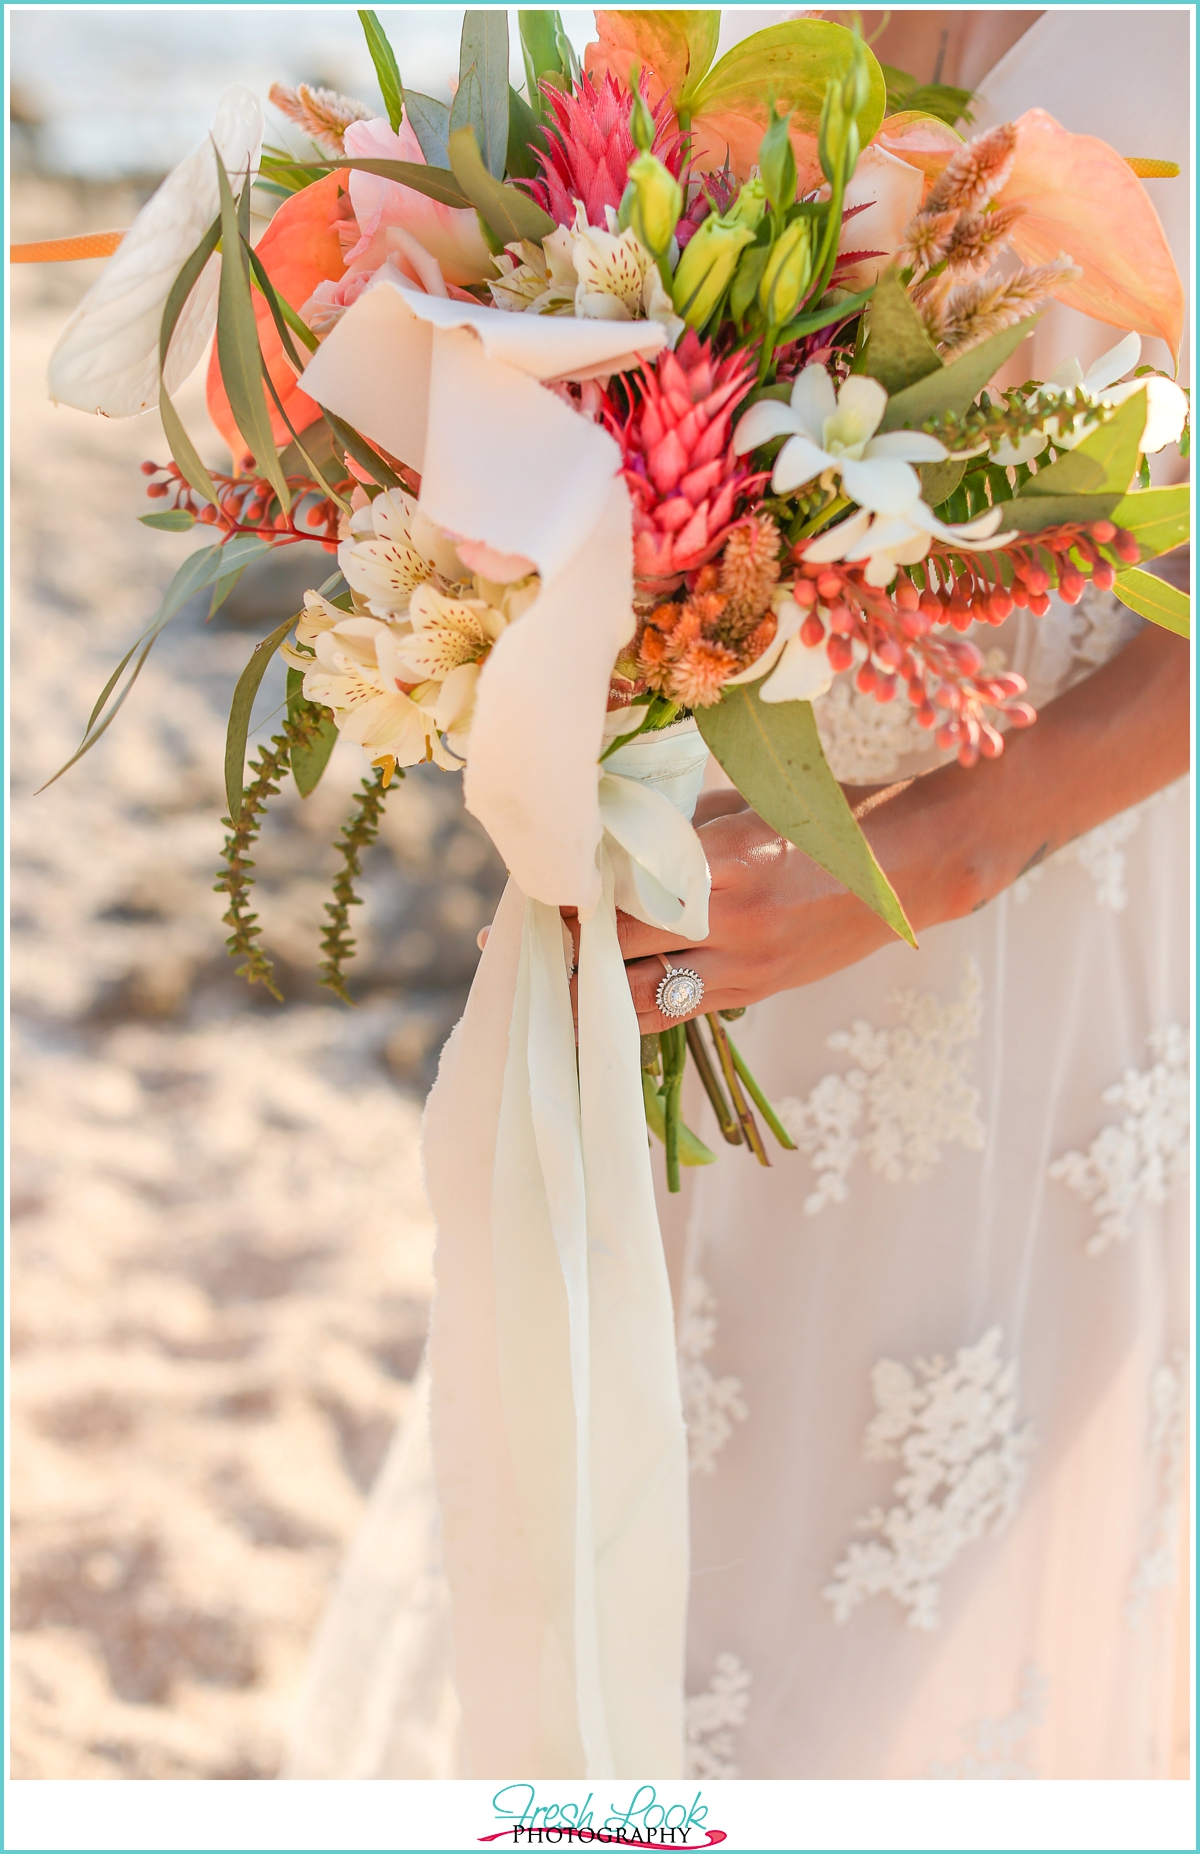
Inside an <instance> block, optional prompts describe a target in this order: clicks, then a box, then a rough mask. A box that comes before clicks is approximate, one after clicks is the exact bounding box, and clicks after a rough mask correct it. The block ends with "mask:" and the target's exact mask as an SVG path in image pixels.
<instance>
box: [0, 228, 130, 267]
mask: <svg viewBox="0 0 1200 1854" xmlns="http://www.w3.org/2000/svg"><path fill="white" fill-rule="evenodd" d="M124 236H125V234H124V232H82V233H81V234H80V235H79V237H78V238H42V239H37V240H35V242H34V243H33V244H28V245H10V246H9V247H8V260H9V263H10V264H63V263H66V262H67V261H68V260H69V259H72V258H98V257H111V256H112V254H113V252H114V251H115V250H116V248H117V246H118V245H119V244H120V242H121V240H122V239H123V238H124Z"/></svg>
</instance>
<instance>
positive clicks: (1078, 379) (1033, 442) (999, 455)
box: [991, 334, 1188, 465]
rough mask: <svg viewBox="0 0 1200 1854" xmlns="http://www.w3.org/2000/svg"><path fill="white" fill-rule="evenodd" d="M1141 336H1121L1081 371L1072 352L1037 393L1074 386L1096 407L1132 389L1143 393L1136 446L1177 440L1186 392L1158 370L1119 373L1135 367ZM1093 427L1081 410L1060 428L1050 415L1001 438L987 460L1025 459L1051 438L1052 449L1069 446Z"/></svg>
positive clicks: (1149, 447) (1153, 448)
mask: <svg viewBox="0 0 1200 1854" xmlns="http://www.w3.org/2000/svg"><path fill="white" fill-rule="evenodd" d="M1141 353H1142V338H1141V336H1140V335H1138V334H1129V335H1125V336H1124V337H1123V338H1122V339H1121V340H1120V341H1118V342H1117V345H1116V347H1114V348H1109V350H1108V352H1107V353H1106V354H1102V355H1101V356H1100V358H1099V360H1095V361H1093V362H1092V364H1091V366H1090V367H1089V368H1088V369H1087V370H1086V372H1085V370H1084V368H1083V366H1082V365H1081V364H1080V362H1079V361H1078V360H1076V359H1075V358H1074V357H1073V356H1072V357H1071V358H1069V359H1067V360H1064V361H1060V362H1059V364H1058V366H1057V367H1056V368H1055V369H1054V371H1053V372H1052V373H1051V375H1050V377H1049V379H1047V380H1046V381H1044V382H1043V384H1042V386H1041V392H1042V393H1043V395H1045V394H1052V393H1054V392H1055V390H1056V389H1057V391H1058V392H1059V393H1060V394H1062V395H1063V396H1064V397H1065V395H1066V394H1067V393H1070V392H1074V391H1080V392H1083V393H1086V394H1087V396H1088V398H1089V399H1093V400H1095V402H1096V404H1097V405H1099V406H1119V405H1122V404H1123V403H1124V402H1125V400H1126V399H1131V398H1132V397H1133V395H1134V393H1140V392H1143V391H1144V392H1145V395H1146V426H1145V430H1144V431H1143V432H1142V442H1141V449H1142V450H1143V452H1144V453H1145V454H1146V455H1147V456H1151V455H1153V454H1154V453H1155V452H1157V451H1161V450H1165V449H1166V447H1167V445H1168V444H1177V443H1178V442H1179V439H1180V436H1181V435H1182V432H1183V427H1184V425H1185V424H1186V422H1187V415H1188V402H1187V395H1186V394H1185V393H1184V392H1183V390H1182V389H1181V388H1180V387H1178V386H1176V384H1175V382H1174V381H1173V380H1168V379H1166V378H1164V376H1163V375H1162V374H1160V373H1151V374H1145V375H1144V376H1143V377H1142V378H1141V379H1140V380H1126V379H1123V378H1122V375H1123V374H1127V373H1128V372H1129V370H1130V368H1131V367H1136V366H1137V364H1138V361H1139V360H1140V358H1141ZM1094 429H1095V420H1094V419H1091V418H1089V417H1088V415H1087V413H1086V412H1078V413H1076V415H1075V418H1074V421H1073V424H1072V426H1071V428H1070V429H1069V430H1067V431H1063V432H1060V431H1059V428H1058V421H1057V420H1052V421H1051V422H1050V425H1049V427H1048V430H1047V431H1045V432H1037V431H1035V432H1030V433H1029V435H1028V436H1027V437H1024V438H1020V439H1018V440H1017V442H1016V443H1015V444H1010V443H1009V442H1008V440H1007V439H1005V440H1004V441H1003V442H1002V443H1001V444H998V445H997V446H996V448H995V450H993V451H992V452H991V460H992V462H993V463H998V464H1003V465H1009V464H1023V463H1029V462H1030V461H1031V460H1032V459H1033V458H1034V457H1038V456H1040V455H1041V453H1042V452H1043V451H1044V450H1045V449H1046V446H1047V445H1048V444H1050V443H1053V444H1054V445H1055V447H1056V448H1057V449H1058V450H1067V451H1070V450H1074V448H1075V446H1076V445H1077V444H1080V443H1081V442H1082V441H1083V439H1084V438H1086V437H1087V435H1088V433H1089V432H1090V431H1093V430H1094Z"/></svg>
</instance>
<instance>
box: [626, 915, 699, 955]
mask: <svg viewBox="0 0 1200 1854" xmlns="http://www.w3.org/2000/svg"><path fill="white" fill-rule="evenodd" d="M617 938H618V940H619V941H620V943H621V956H622V958H623V959H625V960H630V959H645V958H648V957H649V955H650V954H652V953H670V954H674V953H679V952H690V951H691V949H692V947H693V946H695V945H696V944H697V942H696V941H694V940H685V939H684V938H683V936H682V935H681V934H680V932H679V930H678V928H675V929H674V930H673V931H670V932H668V931H666V930H665V929H663V928H662V927H648V926H647V925H646V923H645V921H639V920H637V919H636V918H635V916H634V915H632V914H622V912H621V910H620V909H619V908H618V910H617ZM700 944H703V942H701V943H700Z"/></svg>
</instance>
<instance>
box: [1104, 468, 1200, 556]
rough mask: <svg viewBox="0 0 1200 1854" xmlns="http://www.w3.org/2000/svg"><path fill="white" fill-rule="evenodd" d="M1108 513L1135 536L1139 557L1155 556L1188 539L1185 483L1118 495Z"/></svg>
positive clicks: (1188, 520) (1189, 527) (1187, 491)
mask: <svg viewBox="0 0 1200 1854" xmlns="http://www.w3.org/2000/svg"><path fill="white" fill-rule="evenodd" d="M1108 517H1109V520H1110V521H1114V522H1116V524H1117V527H1118V528H1124V529H1126V530H1127V531H1128V532H1129V533H1130V534H1132V535H1133V536H1134V537H1135V538H1136V540H1137V544H1138V546H1139V547H1140V548H1141V550H1142V558H1143V560H1155V559H1157V558H1158V556H1159V554H1169V553H1170V551H1171V549H1172V548H1173V547H1178V546H1179V545H1180V544H1181V542H1183V541H1186V540H1187V539H1188V536H1189V535H1190V533H1191V493H1190V491H1189V488H1188V485H1187V484H1186V483H1175V484H1173V485H1172V486H1171V487H1170V488H1169V489H1139V490H1135V491H1133V492H1132V493H1131V494H1130V495H1128V496H1122V497H1121V499H1120V501H1119V502H1118V503H1117V504H1116V505H1115V507H1114V508H1112V509H1110V510H1108Z"/></svg>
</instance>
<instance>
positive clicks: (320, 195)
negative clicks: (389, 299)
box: [208, 173, 346, 462]
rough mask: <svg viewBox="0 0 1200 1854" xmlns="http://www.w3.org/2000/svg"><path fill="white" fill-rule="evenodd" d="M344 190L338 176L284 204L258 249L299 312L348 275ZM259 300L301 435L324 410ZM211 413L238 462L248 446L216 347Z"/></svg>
mask: <svg viewBox="0 0 1200 1854" xmlns="http://www.w3.org/2000/svg"><path fill="white" fill-rule="evenodd" d="M344 187H345V177H344V176H343V175H341V174H336V173H334V174H326V175H325V177H324V179H323V180H314V181H313V183H312V185H311V186H309V187H303V188H301V190H300V192H299V193H293V195H292V197H291V199H289V200H285V201H284V202H283V205H282V206H281V207H280V208H279V211H278V212H277V213H276V214H275V217H274V218H273V219H272V221H271V223H270V225H269V226H268V227H267V229H266V231H265V232H264V233H263V235H262V237H261V238H260V239H259V241H258V244H257V246H256V247H255V248H256V250H257V252H258V255H259V257H260V258H261V259H262V261H263V265H264V267H265V269H266V272H267V275H268V276H269V277H270V279H271V282H272V283H273V284H274V285H275V288H276V289H277V290H278V291H279V294H280V295H281V296H282V297H283V299H284V301H285V302H288V303H290V304H291V306H292V308H293V309H299V308H300V306H301V304H302V303H306V302H307V301H308V299H309V297H310V296H311V295H312V293H313V291H314V290H315V289H316V287H317V285H318V284H319V283H323V282H327V281H328V282H336V280H337V279H338V278H339V277H341V276H342V274H343V272H344V271H345V268H346V266H345V263H344V262H343V258H342V246H341V241H340V240H339V238H338V235H337V232H336V230H334V229H333V228H334V226H335V224H336V221H337V214H338V194H339V191H341V190H342V189H344ZM253 301H254V319H255V321H256V322H257V324H258V339H259V343H260V345H261V347H262V351H263V358H264V360H265V361H266V363H267V366H268V368H269V370H270V374H271V378H272V380H273V381H274V383H275V390H276V392H277V393H278V394H279V397H280V399H281V400H282V401H283V405H284V409H285V411H286V412H287V415H288V417H289V418H290V419H291V421H292V424H293V425H294V426H295V428H296V430H297V431H303V430H304V428H305V426H306V425H311V424H312V422H313V420H314V419H315V418H317V417H319V416H320V414H319V411H318V408H317V406H316V404H315V403H314V401H313V400H311V399H310V398H309V397H308V394H307V393H302V392H301V390H300V388H299V386H297V384H296V371H295V368H294V367H293V366H292V365H291V362H290V361H289V360H288V359H287V356H286V355H285V354H284V351H283V343H282V341H281V340H280V339H279V331H278V329H277V328H276V327H275V320H274V317H273V316H272V314H271V311H270V308H269V306H268V304H267V301H266V298H265V297H264V296H263V295H262V294H261V293H260V292H259V291H258V290H257V289H256V290H255V291H254V292H253ZM293 344H294V345H295V347H296V349H297V351H298V352H299V353H300V354H301V358H303V349H302V348H301V344H300V343H299V341H297V340H296V338H295V337H293ZM267 397H268V404H269V410H270V413H271V430H272V432H273V433H274V437H275V442H276V443H277V444H286V443H287V442H288V439H289V436H290V434H289V432H288V429H287V426H286V425H285V424H284V422H283V420H282V419H281V418H280V416H279V413H278V412H277V411H276V409H275V404H274V401H273V400H271V398H270V395H269V394H268V396H267ZM208 412H209V417H210V418H211V419H212V422H213V424H214V425H215V426H216V428H217V430H218V431H219V432H220V434H221V436H222V437H223V438H224V439H225V442H226V443H227V444H228V446H229V448H230V451H231V452H232V453H233V457H234V460H235V462H236V460H237V459H238V458H239V457H240V456H241V455H242V453H243V451H244V450H245V444H244V442H243V440H242V438H241V437H240V435H239V433H238V429H237V426H236V425H235V424H234V422H233V413H232V412H231V411H230V409H229V400H228V399H227V397H226V395H225V386H224V383H223V381H222V379H221V365H220V361H219V359H218V357H217V348H216V344H215V343H214V344H213V350H212V357H211V359H210V361H209V366H208Z"/></svg>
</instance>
